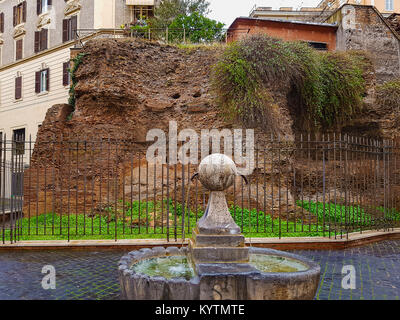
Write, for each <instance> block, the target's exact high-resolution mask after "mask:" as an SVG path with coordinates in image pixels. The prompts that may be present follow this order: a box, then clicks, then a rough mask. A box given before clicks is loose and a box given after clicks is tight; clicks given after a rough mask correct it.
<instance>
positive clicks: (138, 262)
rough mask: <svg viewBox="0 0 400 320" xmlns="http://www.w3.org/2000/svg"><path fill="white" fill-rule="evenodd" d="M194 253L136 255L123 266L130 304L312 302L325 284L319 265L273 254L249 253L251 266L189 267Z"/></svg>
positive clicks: (123, 288) (143, 251) (128, 257)
mask: <svg viewBox="0 0 400 320" xmlns="http://www.w3.org/2000/svg"><path fill="white" fill-rule="evenodd" d="M188 254H189V253H188V249H187V248H186V247H182V248H177V247H170V248H167V249H165V248H162V247H157V248H152V249H141V250H138V251H133V252H130V253H129V254H127V255H125V256H124V257H122V259H121V260H120V263H119V280H120V287H121V294H122V298H123V299H127V300H309V299H313V298H314V296H315V293H316V291H317V288H318V284H319V277H320V267H319V265H318V264H316V263H314V262H313V261H311V260H309V259H306V258H303V257H300V256H297V255H294V254H291V253H287V252H281V251H277V250H273V249H261V248H249V256H250V261H249V263H200V264H196V266H195V267H194V268H195V269H194V268H193V267H192V265H191V264H190V263H189V262H188V261H187V260H188V259H187V257H188Z"/></svg>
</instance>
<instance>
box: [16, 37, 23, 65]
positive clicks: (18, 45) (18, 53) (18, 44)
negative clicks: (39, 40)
mask: <svg viewBox="0 0 400 320" xmlns="http://www.w3.org/2000/svg"><path fill="white" fill-rule="evenodd" d="M15 45H16V48H15V59H16V60H20V59H22V39H20V40H17V41H16V42H15Z"/></svg>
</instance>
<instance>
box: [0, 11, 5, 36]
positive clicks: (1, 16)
mask: <svg viewBox="0 0 400 320" xmlns="http://www.w3.org/2000/svg"><path fill="white" fill-rule="evenodd" d="M0 32H1V33H4V12H2V13H0Z"/></svg>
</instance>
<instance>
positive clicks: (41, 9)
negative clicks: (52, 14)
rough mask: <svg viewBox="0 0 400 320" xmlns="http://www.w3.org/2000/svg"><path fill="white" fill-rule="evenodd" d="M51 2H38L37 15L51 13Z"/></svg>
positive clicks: (46, 0)
mask: <svg viewBox="0 0 400 320" xmlns="http://www.w3.org/2000/svg"><path fill="white" fill-rule="evenodd" d="M51 4H52V1H51V0H36V11H37V14H38V15H39V14H42V13H45V12H47V11H49V6H51Z"/></svg>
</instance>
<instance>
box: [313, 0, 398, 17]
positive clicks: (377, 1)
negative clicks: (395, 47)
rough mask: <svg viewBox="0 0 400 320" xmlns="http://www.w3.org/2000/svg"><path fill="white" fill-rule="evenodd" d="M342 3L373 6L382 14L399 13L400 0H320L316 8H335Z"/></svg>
mask: <svg viewBox="0 0 400 320" xmlns="http://www.w3.org/2000/svg"><path fill="white" fill-rule="evenodd" d="M344 4H354V5H366V6H374V7H375V8H376V9H377V10H378V11H379V12H380V13H381V14H383V15H384V16H389V15H391V14H392V13H400V0H322V1H321V2H320V3H319V4H318V6H317V8H319V9H321V10H335V9H338V8H340V7H341V6H342V5H344Z"/></svg>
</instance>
